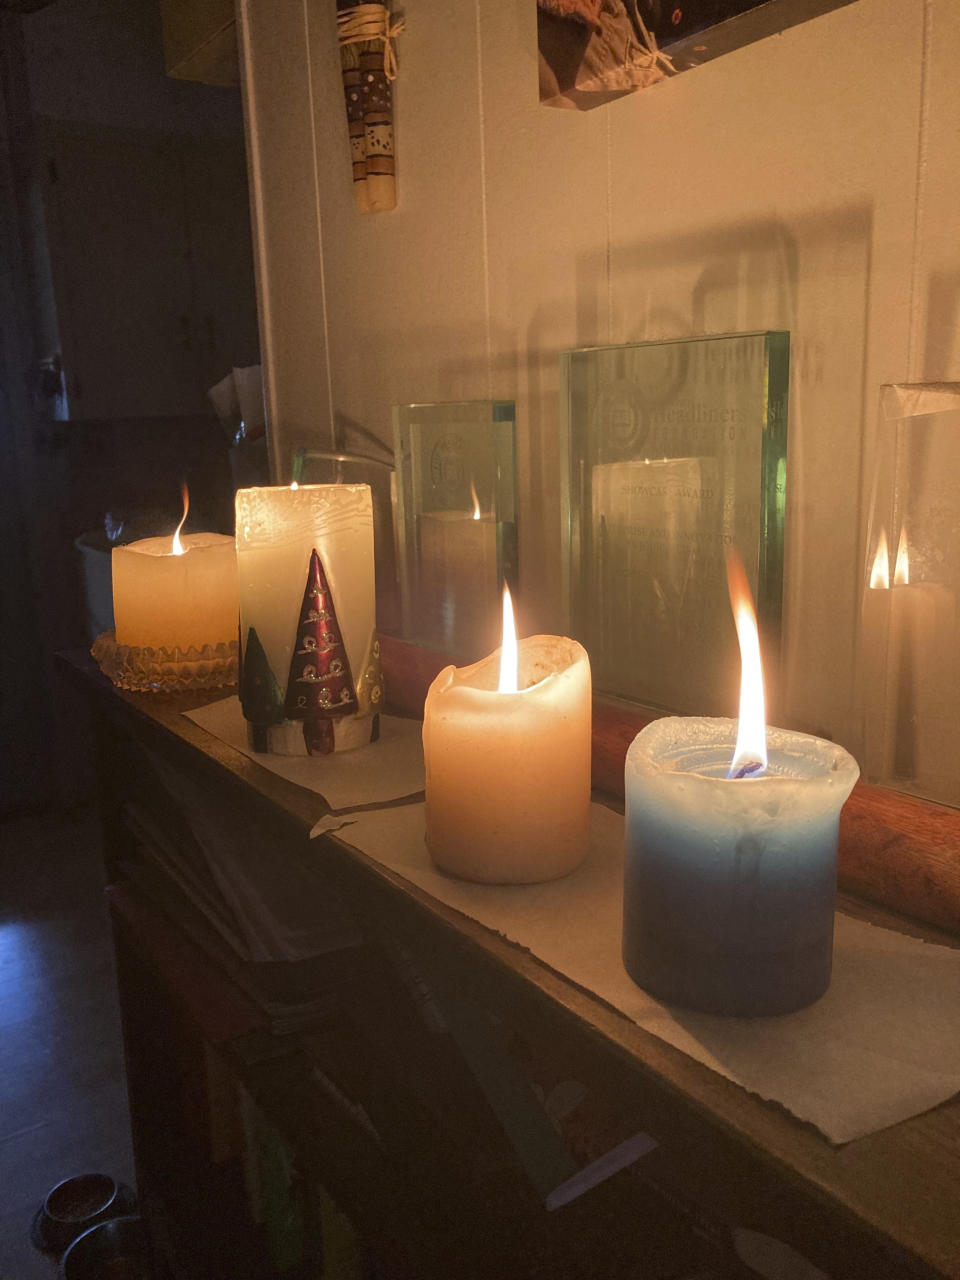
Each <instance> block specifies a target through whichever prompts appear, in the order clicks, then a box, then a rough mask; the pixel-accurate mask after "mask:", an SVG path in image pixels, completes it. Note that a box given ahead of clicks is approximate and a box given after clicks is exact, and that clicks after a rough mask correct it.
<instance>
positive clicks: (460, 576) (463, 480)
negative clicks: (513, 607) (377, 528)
mask: <svg viewBox="0 0 960 1280" xmlns="http://www.w3.org/2000/svg"><path fill="white" fill-rule="evenodd" d="M393 413H394V453H395V465H396V471H397V525H398V537H397V544H398V558H399V563H400V599H401V609H402V614H403V634H404V636H405V637H406V638H407V639H408V640H414V641H416V642H418V643H420V644H426V645H430V646H431V647H433V648H437V649H441V650H442V651H443V652H444V653H448V654H450V655H451V656H453V657H456V658H458V659H464V660H473V659H476V658H480V657H482V656H483V655H484V654H487V653H489V652H490V651H491V650H492V649H495V648H497V646H498V645H499V643H500V598H501V594H502V589H503V584H504V582H507V583H509V584H511V585H513V583H514V582H515V577H516V563H517V533H516V530H517V525H516V439H515V414H514V406H513V403H512V402H510V401H502V400H492V401H491V400H472V401H460V402H457V403H453V404H414V405H398V406H395V408H394V411H393Z"/></svg>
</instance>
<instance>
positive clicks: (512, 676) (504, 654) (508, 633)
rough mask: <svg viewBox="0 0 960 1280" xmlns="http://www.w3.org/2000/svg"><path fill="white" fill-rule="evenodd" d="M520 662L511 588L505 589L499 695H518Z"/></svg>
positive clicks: (505, 587)
mask: <svg viewBox="0 0 960 1280" xmlns="http://www.w3.org/2000/svg"><path fill="white" fill-rule="evenodd" d="M518 666H519V660H518V657H517V628H516V625H515V623H514V621H513V601H512V600H511V599H510V588H509V587H507V586H504V588H503V643H502V645H501V648H500V683H499V684H498V685H497V692H498V693H516V692H517V675H518Z"/></svg>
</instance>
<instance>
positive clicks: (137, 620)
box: [111, 533, 237, 656]
mask: <svg viewBox="0 0 960 1280" xmlns="http://www.w3.org/2000/svg"><path fill="white" fill-rule="evenodd" d="M179 541H180V543H181V545H182V547H183V551H182V554H179V555H178V554H176V553H175V552H174V550H173V539H172V538H171V537H163V538H144V539H142V541H140V542H131V543H130V544H129V545H128V546H125V547H114V548H113V553H112V556H111V564H112V570H113V615H114V620H115V630H116V638H117V643H118V644H121V645H130V646H131V647H133V646H138V647H140V648H151V649H161V648H162V649H168V650H171V651H172V650H174V649H179V650H180V652H181V654H183V655H184V656H186V654H187V652H188V651H189V650H190V649H198V650H199V649H202V648H203V647H204V645H217V644H229V643H230V642H231V641H233V640H236V638H237V558H236V551H235V549H234V543H233V539H232V538H228V537H226V536H224V535H223V534H219V533H190V534H186V535H185V536H183V537H181V538H180V539H179Z"/></svg>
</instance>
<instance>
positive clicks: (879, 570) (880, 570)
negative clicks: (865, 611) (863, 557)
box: [870, 529, 890, 591]
mask: <svg viewBox="0 0 960 1280" xmlns="http://www.w3.org/2000/svg"><path fill="white" fill-rule="evenodd" d="M889 586H890V553H889V551H888V550H887V531H886V529H881V530H880V537H879V538H878V539H877V554H876V555H875V556H874V557H873V568H872V569H871V570H870V589H871V590H872V591H886V590H887V589H888V588H889Z"/></svg>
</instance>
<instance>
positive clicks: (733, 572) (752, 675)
mask: <svg viewBox="0 0 960 1280" xmlns="http://www.w3.org/2000/svg"><path fill="white" fill-rule="evenodd" d="M727 587H728V588H729V591H730V607H731V608H732V610H733V620H734V622H735V623H736V627H737V639H738V640H739V642H740V718H739V721H738V723H737V744H736V748H735V749H734V753H733V759H732V760H731V762H730V772H729V774H728V775H727V776H728V777H731V778H732V777H744V776H745V775H746V774H747V773H750V774H755V773H762V772H763V770H764V769H766V767H767V723H766V706H765V701H764V695H763V664H762V663H761V661H760V633H759V631H758V630H757V615H756V612H755V610H754V607H753V597H752V595H751V593H750V584H749V582H748V581H747V574H746V570H745V569H744V567H743V561H742V560H741V559H740V557H739V556H738V555H737V553H736V552H735V551H728V552H727Z"/></svg>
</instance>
